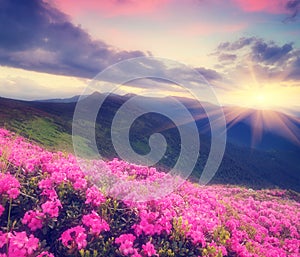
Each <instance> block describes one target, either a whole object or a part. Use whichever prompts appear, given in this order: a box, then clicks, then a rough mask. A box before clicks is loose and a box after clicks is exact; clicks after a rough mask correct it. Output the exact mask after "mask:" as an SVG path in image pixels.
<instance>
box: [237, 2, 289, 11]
mask: <svg viewBox="0 0 300 257" xmlns="http://www.w3.org/2000/svg"><path fill="white" fill-rule="evenodd" d="M232 1H233V2H234V3H235V4H237V5H238V6H239V7H240V8H241V9H242V10H244V11H245V12H262V11H263V12H268V13H282V12H284V5H285V2H287V0H260V1H257V0H232Z"/></svg>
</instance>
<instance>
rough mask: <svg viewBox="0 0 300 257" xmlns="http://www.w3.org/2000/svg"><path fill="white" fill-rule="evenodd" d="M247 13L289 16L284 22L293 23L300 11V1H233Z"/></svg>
mask: <svg viewBox="0 0 300 257" xmlns="http://www.w3.org/2000/svg"><path fill="white" fill-rule="evenodd" d="M232 1H233V3H234V4H236V5H237V6H238V7H239V8H241V9H242V10H243V11H245V12H264V13H271V14H286V15H288V16H287V17H286V18H285V19H284V22H288V21H293V20H294V19H295V17H296V16H297V15H298V13H299V11H300V0H260V1H257V0H232Z"/></svg>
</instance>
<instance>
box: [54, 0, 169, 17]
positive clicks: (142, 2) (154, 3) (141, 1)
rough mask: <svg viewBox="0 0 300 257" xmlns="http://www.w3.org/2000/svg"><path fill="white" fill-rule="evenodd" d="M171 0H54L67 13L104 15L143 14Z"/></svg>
mask: <svg viewBox="0 0 300 257" xmlns="http://www.w3.org/2000/svg"><path fill="white" fill-rule="evenodd" d="M170 1H171V0H101V1H99V0H76V3H74V2H75V1H74V0H54V2H55V4H56V6H57V7H58V8H59V9H61V10H62V11H63V12H65V13H67V14H69V15H77V14H81V13H86V12H91V11H95V12H99V13H101V14H102V15H103V14H104V15H106V16H128V15H145V14H149V13H153V12H154V11H156V10H159V9H160V8H162V7H164V6H165V5H166V4H167V3H168V2H170Z"/></svg>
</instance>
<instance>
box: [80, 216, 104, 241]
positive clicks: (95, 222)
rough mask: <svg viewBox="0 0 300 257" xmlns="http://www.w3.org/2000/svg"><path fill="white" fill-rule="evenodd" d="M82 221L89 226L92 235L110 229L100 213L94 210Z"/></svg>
mask: <svg viewBox="0 0 300 257" xmlns="http://www.w3.org/2000/svg"><path fill="white" fill-rule="evenodd" d="M82 223H83V224H84V225H85V226H87V227H88V228H89V230H90V233H91V234H92V235H95V236H98V235H99V234H100V233H101V232H102V231H109V225H108V224H107V222H106V221H105V220H103V219H102V218H101V217H100V216H99V214H98V213H97V212H95V211H93V212H92V213H91V214H87V215H84V216H83V217H82Z"/></svg>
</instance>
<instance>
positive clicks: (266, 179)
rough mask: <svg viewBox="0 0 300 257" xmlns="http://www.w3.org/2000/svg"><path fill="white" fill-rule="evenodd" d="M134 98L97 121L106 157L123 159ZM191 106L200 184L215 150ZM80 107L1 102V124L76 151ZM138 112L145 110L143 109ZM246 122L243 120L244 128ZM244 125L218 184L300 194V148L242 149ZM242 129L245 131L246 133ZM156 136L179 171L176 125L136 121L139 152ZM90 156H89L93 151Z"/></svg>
mask: <svg viewBox="0 0 300 257" xmlns="http://www.w3.org/2000/svg"><path fill="white" fill-rule="evenodd" d="M100 97H102V98H103V97H104V96H103V95H101V94H97V93H96V94H93V95H91V96H89V97H87V98H86V99H84V100H85V101H89V104H91V105H92V106H93V104H94V103H96V102H97V101H99V98H100ZM130 97H132V96H124V97H121V96H117V95H111V96H109V97H107V98H106V100H105V101H104V104H103V105H102V107H101V110H100V113H99V115H98V117H97V124H96V140H97V144H98V149H99V151H100V153H101V155H102V156H104V157H105V158H107V159H111V158H113V157H116V156H117V154H116V152H115V149H114V147H113V145H112V142H111V134H110V126H111V122H112V119H113V117H114V115H115V113H116V111H117V110H118V109H119V108H120V106H122V104H124V102H126V101H127V100H128V99H129V98H130ZM84 100H83V101H84ZM156 100H157V99H154V100H153V104H157V102H156ZM181 100H182V99H181ZM161 101H163V100H161ZM185 104H186V106H188V108H189V110H190V111H191V113H192V114H193V115H197V117H198V120H197V125H198V128H199V132H200V133H199V134H200V142H201V149H200V158H199V159H198V162H197V164H196V167H195V169H194V171H193V174H192V180H194V181H197V178H199V177H200V175H201V172H202V170H203V167H204V165H205V163H206V161H207V156H208V153H209V151H210V143H211V142H210V133H209V130H207V127H209V124H208V123H207V118H205V117H204V116H203V115H202V113H203V110H201V107H199V106H195V105H193V104H192V103H191V102H186V103H185ZM75 106H76V103H74V102H71V103H63V102H60V103H53V102H35V101H33V102H27V101H16V100H11V99H5V98H0V107H1V109H0V117H1V121H0V125H1V126H5V127H7V128H9V129H12V130H14V131H17V132H19V133H20V134H22V135H24V136H26V137H28V138H30V139H32V140H34V141H37V142H38V143H40V144H43V145H45V146H46V147H48V148H50V149H55V148H56V149H60V150H66V151H72V141H71V139H72V138H71V131H72V118H73V112H74V109H75ZM134 108H142V104H141V106H135V107H134ZM87 110H88V108H87ZM199 114H201V115H199ZM199 117H201V118H199ZM241 123H242V121H240V123H239V124H241ZM239 124H237V125H236V127H234V131H236V135H237V136H236V137H237V139H235V137H234V135H235V133H233V132H232V131H231V132H230V133H231V134H230V135H229V140H228V142H227V146H226V151H225V155H224V158H223V161H222V164H221V166H220V168H219V170H218V172H217V174H216V175H215V177H214V179H213V181H212V183H222V184H238V185H245V186H248V187H253V188H262V187H274V186H275V187H276V186H277V187H282V188H291V189H294V190H297V191H300V174H299V170H300V169H299V160H298V158H297V156H299V148H297V147H295V148H293V149H292V150H289V151H286V149H284V148H283V149H279V150H280V151H279V150H278V151H274V150H273V151H268V150H265V149H253V148H251V147H250V146H249V145H247V144H244V145H243V144H237V143H236V142H235V140H236V141H238V142H239V140H241V139H240V138H239V133H245V131H246V132H247V129H249V127H247V123H244V124H243V126H238V125H239ZM241 128H242V131H240V129H241ZM249 130H250V129H249ZM154 132H160V133H162V134H163V135H164V136H165V138H166V140H167V143H168V147H167V151H166V153H165V155H164V158H162V160H161V161H160V162H159V163H158V166H160V167H163V168H165V169H168V167H173V166H174V164H175V163H176V161H177V159H178V154H179V153H180V137H179V133H178V129H177V128H176V127H175V126H174V124H173V123H172V121H170V120H169V119H167V118H166V117H163V116H162V115H157V114H153V113H149V114H146V115H143V116H142V117H140V118H139V119H138V120H136V121H135V122H134V124H133V125H132V127H131V131H130V140H131V145H132V147H133V149H134V150H135V151H136V152H138V153H139V154H146V153H147V152H148V151H149V150H150V148H149V145H148V139H149V136H150V135H152V134H153V133H154ZM277 139H280V137H279V136H277V137H276V135H275V136H274V138H273V140H275V142H276V140H277ZM80 140H81V141H82V145H83V146H84V147H86V146H88V142H86V140H85V138H84V137H82V138H80ZM86 151H89V149H88V147H87V149H86ZM286 156H288V157H286Z"/></svg>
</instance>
